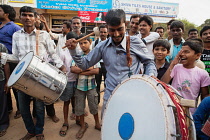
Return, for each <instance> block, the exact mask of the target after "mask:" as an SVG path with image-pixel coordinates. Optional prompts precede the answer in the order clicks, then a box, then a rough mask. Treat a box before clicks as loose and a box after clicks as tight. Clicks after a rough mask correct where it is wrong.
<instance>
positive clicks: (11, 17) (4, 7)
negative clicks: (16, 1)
mask: <svg viewBox="0 0 210 140" xmlns="http://www.w3.org/2000/svg"><path fill="white" fill-rule="evenodd" d="M0 8H1V9H2V10H3V11H4V13H5V14H9V16H8V18H9V20H11V21H15V17H16V11H15V9H14V8H13V7H12V6H10V5H6V4H2V5H0Z"/></svg>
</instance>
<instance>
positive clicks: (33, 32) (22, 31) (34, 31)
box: [21, 28, 36, 34]
mask: <svg viewBox="0 0 210 140" xmlns="http://www.w3.org/2000/svg"><path fill="white" fill-rule="evenodd" d="M21 33H27V32H26V31H25V30H24V28H22V29H21ZM35 33H36V28H34V30H33V31H32V32H31V33H30V34H35ZM27 34H28V33H27Z"/></svg>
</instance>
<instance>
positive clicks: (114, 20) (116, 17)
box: [66, 9, 157, 114]
mask: <svg viewBox="0 0 210 140" xmlns="http://www.w3.org/2000/svg"><path fill="white" fill-rule="evenodd" d="M105 21H106V23H107V25H108V32H109V35H110V37H109V38H108V39H107V40H105V41H102V42H100V43H99V44H98V45H97V46H96V47H95V48H94V49H93V50H92V51H91V52H90V53H89V54H88V55H86V56H84V57H82V56H81V55H77V53H76V51H75V48H76V45H77V42H76V40H75V39H70V40H68V41H67V42H66V46H67V47H68V48H69V50H70V53H71V55H72V57H73V59H74V61H75V62H76V64H77V65H78V67H80V68H81V69H83V70H85V69H88V68H89V67H91V66H93V65H95V64H96V63H97V62H99V61H100V60H101V59H103V61H104V65H105V68H106V70H107V79H106V81H105V83H106V90H105V94H104V98H103V99H104V102H103V108H102V114H103V111H104V109H105V106H106V103H107V101H108V99H109V97H110V96H111V95H112V91H113V90H114V88H115V87H116V86H117V85H118V84H120V83H121V81H123V80H124V79H126V78H128V77H129V76H130V75H131V74H132V73H133V74H138V73H139V72H140V63H143V64H144V68H145V71H144V73H145V74H147V75H150V76H156V75H157V70H156V67H155V64H154V60H153V58H151V56H150V55H148V50H147V48H146V46H145V45H144V43H143V42H142V41H141V39H140V38H138V37H136V36H130V39H129V37H128V39H127V40H126V36H125V32H126V22H125V21H126V20H125V12H124V11H123V10H121V9H112V10H109V11H108V13H107V15H106V17H105ZM126 43H127V45H126Z"/></svg>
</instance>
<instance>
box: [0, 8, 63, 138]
mask: <svg viewBox="0 0 210 140" xmlns="http://www.w3.org/2000/svg"><path fill="white" fill-rule="evenodd" d="M36 20H37V15H36V12H35V10H34V8H32V7H29V6H23V7H21V8H20V21H21V23H22V24H23V29H21V30H19V31H17V32H15V33H14V35H13V40H12V53H13V54H5V53H0V56H1V62H2V63H3V62H6V61H10V62H18V61H20V60H21V59H22V58H23V57H24V56H25V55H26V54H27V53H28V52H30V51H33V52H36V54H37V55H39V57H40V58H42V59H43V60H45V61H48V60H49V57H51V59H52V60H53V62H54V63H55V64H56V67H57V68H59V69H61V70H62V71H64V72H65V67H64V66H63V62H62V61H61V59H60V58H59V56H58V55H57V54H56V52H55V50H54V46H53V45H54V43H53V41H52V40H51V39H50V35H49V34H48V33H47V32H45V31H39V32H38V31H37V30H36V28H35V25H34V23H35V22H36ZM37 36H38V37H39V44H38V49H37V47H36V37H37ZM18 97H19V105H20V112H21V115H22V118H23V121H24V124H25V127H26V129H27V131H28V132H27V134H26V135H25V136H24V137H23V138H21V139H20V140H29V139H31V138H32V137H34V136H36V139H37V140H41V139H42V140H43V139H44V135H43V130H44V129H43V127H44V114H45V112H44V111H45V110H44V103H43V102H42V101H40V100H37V101H36V112H37V115H36V118H37V119H36V120H37V121H36V123H34V122H33V119H32V115H31V112H30V100H31V96H29V95H27V94H25V93H23V92H21V91H19V93H18Z"/></svg>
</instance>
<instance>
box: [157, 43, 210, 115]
mask: <svg viewBox="0 0 210 140" xmlns="http://www.w3.org/2000/svg"><path fill="white" fill-rule="evenodd" d="M202 51H203V46H202V43H200V42H198V41H194V40H189V41H186V42H185V43H183V46H182V49H181V51H180V52H179V53H178V54H177V56H176V57H175V59H174V60H173V61H172V62H171V64H170V66H169V68H168V70H167V71H166V73H165V74H164V76H163V77H162V79H161V80H162V81H163V82H165V83H168V82H169V81H170V80H171V79H172V78H173V80H172V86H173V87H174V88H175V89H177V90H178V91H179V92H180V94H181V96H183V97H184V98H185V99H191V100H196V99H197V98H198V96H199V93H200V92H201V99H204V98H205V97H206V96H208V95H209V92H208V85H210V78H209V75H208V73H207V72H206V71H205V70H203V69H200V68H198V67H197V66H195V61H196V60H198V59H199V57H200V56H201V53H202ZM178 63H180V64H178ZM190 111H191V113H192V114H193V113H194V112H195V108H191V109H190Z"/></svg>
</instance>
